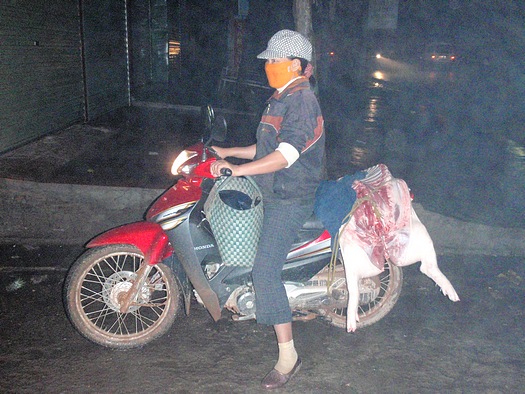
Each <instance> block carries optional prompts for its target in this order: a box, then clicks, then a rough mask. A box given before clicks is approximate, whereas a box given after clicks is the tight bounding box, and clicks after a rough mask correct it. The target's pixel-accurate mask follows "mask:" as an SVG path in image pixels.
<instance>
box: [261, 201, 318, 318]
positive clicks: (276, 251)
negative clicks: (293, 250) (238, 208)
mask: <svg viewBox="0 0 525 394" xmlns="http://www.w3.org/2000/svg"><path fill="white" fill-rule="evenodd" d="M312 211H313V201H312V202H311V203H310V202H307V203H305V202H304V201H298V202H297V203H296V202H293V201H290V200H284V201H283V200H270V201H265V202H264V221H263V228H262V233H261V239H260V241H259V247H258V249H257V254H256V256H255V262H254V265H253V270H252V279H253V285H254V288H255V303H256V316H257V322H258V323H261V324H268V325H274V324H282V323H288V322H291V321H292V312H291V310H290V304H289V303H288V297H287V296H286V291H285V288H284V285H283V283H282V280H281V271H282V269H283V266H284V263H285V261H286V256H287V255H288V252H289V251H290V247H291V246H292V244H293V242H294V241H295V239H296V237H297V234H298V232H299V229H300V228H301V227H302V225H303V224H304V223H305V222H306V220H307V219H308V218H309V217H310V216H311V215H312Z"/></svg>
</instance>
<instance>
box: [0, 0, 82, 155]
mask: <svg viewBox="0 0 525 394" xmlns="http://www.w3.org/2000/svg"><path fill="white" fill-rule="evenodd" d="M78 32H79V17H78V4H77V3H76V2H72V1H67V0H53V1H48V2H35V1H31V0H20V1H16V2H15V1H3V2H1V3H0V152H2V151H6V150H8V149H10V148H13V147H16V146H18V145H22V144H24V143H25V142H28V141H30V140H32V139H35V138H37V137H39V136H41V135H44V134H46V133H49V132H51V131H53V130H57V129H59V128H62V127H64V126H67V125H70V124H72V123H74V122H77V121H79V120H81V119H82V116H83V89H82V68H81V61H80V53H79V48H80V37H79V33H78Z"/></svg>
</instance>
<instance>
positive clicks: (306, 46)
mask: <svg viewBox="0 0 525 394" xmlns="http://www.w3.org/2000/svg"><path fill="white" fill-rule="evenodd" d="M282 57H300V58H303V59H306V60H308V61H311V60H312V44H310V41H308V39H307V38H306V37H305V36H303V35H302V34H301V33H298V32H296V31H293V30H286V29H285V30H279V31H278V32H277V33H275V34H274V35H273V37H272V38H270V41H268V47H267V48H266V50H265V51H263V52H261V53H259V54H258V55H257V58H258V59H277V58H282Z"/></svg>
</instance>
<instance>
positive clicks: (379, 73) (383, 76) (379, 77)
mask: <svg viewBox="0 0 525 394" xmlns="http://www.w3.org/2000/svg"><path fill="white" fill-rule="evenodd" d="M373 75H374V78H375V79H385V75H384V74H383V73H382V72H381V71H376V72H374V74H373Z"/></svg>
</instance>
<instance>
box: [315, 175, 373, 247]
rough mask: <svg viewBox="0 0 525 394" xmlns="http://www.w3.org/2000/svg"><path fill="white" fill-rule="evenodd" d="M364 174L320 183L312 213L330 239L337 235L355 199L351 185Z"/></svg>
mask: <svg viewBox="0 0 525 394" xmlns="http://www.w3.org/2000/svg"><path fill="white" fill-rule="evenodd" d="M365 176H366V172H364V171H358V172H356V173H355V174H352V175H345V176H344V177H342V178H339V179H338V180H337V181H331V180H327V181H322V182H321V184H320V185H319V187H318V188H317V191H316V193H315V206H314V213H315V215H316V216H317V218H318V219H319V220H320V221H321V222H322V223H323V225H324V226H325V227H326V229H327V230H328V232H329V233H330V235H331V236H332V237H335V236H336V235H337V234H338V233H339V228H340V227H341V225H342V222H343V219H344V218H345V216H346V215H348V213H349V212H350V211H351V210H352V206H353V205H354V202H355V200H356V198H357V196H356V193H355V190H354V189H352V183H354V181H356V180H360V179H363V178H365Z"/></svg>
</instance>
